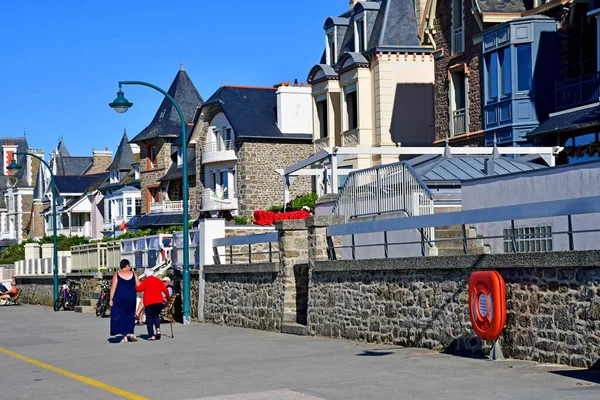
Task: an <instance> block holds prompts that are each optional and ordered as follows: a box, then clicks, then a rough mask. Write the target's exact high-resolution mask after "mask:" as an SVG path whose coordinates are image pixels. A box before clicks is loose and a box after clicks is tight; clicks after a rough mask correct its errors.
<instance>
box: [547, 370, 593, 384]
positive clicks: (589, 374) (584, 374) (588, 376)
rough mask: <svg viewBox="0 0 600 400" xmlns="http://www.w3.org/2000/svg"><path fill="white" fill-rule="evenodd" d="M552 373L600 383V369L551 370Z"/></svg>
mask: <svg viewBox="0 0 600 400" xmlns="http://www.w3.org/2000/svg"><path fill="white" fill-rule="evenodd" d="M550 372H551V373H552V374H556V375H560V376H564V377H566V378H573V379H577V380H580V381H587V382H591V383H597V384H600V371H599V370H592V369H581V370H565V371H550Z"/></svg>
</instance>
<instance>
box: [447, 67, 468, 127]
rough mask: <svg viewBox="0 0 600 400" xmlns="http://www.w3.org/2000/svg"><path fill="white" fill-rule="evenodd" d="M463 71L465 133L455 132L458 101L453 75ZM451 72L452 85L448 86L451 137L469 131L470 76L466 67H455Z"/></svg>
mask: <svg viewBox="0 0 600 400" xmlns="http://www.w3.org/2000/svg"><path fill="white" fill-rule="evenodd" d="M457 72H462V74H463V76H464V88H463V90H464V93H465V107H464V108H465V132H464V133H455V132H454V111H457V110H458V109H457V108H456V101H455V93H454V82H453V77H454V73H457ZM449 73H450V87H449V88H448V97H449V98H448V113H449V115H450V122H449V124H448V125H449V126H448V128H449V129H448V130H449V132H450V137H454V136H462V135H465V134H467V133H469V76H468V75H467V73H466V71H465V70H464V69H459V68H456V69H453V70H451V71H449Z"/></svg>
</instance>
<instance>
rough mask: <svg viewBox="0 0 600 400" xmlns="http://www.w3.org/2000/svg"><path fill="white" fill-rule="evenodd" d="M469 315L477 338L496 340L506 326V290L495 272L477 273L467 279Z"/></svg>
mask: <svg viewBox="0 0 600 400" xmlns="http://www.w3.org/2000/svg"><path fill="white" fill-rule="evenodd" d="M469 315H470V317H471V324H472V325H473V330H474V331H475V333H476V334H477V336H478V337H479V338H480V339H482V340H490V341H493V340H496V339H497V338H498V336H500V333H501V332H502V329H504V325H505V324H506V288H505V285H504V279H502V276H501V275H500V274H499V273H498V272H496V271H477V272H473V273H472V274H471V276H470V277H469Z"/></svg>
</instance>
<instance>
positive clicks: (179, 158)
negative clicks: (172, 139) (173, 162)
mask: <svg viewBox="0 0 600 400" xmlns="http://www.w3.org/2000/svg"><path fill="white" fill-rule="evenodd" d="M182 165H183V156H182V153H181V147H178V148H177V166H178V167H181V166H182Z"/></svg>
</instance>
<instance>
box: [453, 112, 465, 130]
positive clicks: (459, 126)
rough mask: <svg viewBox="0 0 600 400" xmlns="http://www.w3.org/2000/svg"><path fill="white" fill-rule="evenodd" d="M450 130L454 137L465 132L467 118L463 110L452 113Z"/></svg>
mask: <svg viewBox="0 0 600 400" xmlns="http://www.w3.org/2000/svg"><path fill="white" fill-rule="evenodd" d="M452 128H453V130H452V134H453V135H454V136H456V135H463V134H465V133H466V132H467V117H466V114H465V109H464V108H461V109H458V110H455V111H452Z"/></svg>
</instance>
